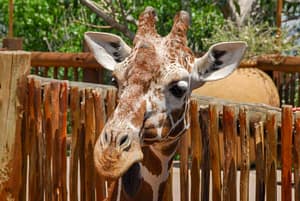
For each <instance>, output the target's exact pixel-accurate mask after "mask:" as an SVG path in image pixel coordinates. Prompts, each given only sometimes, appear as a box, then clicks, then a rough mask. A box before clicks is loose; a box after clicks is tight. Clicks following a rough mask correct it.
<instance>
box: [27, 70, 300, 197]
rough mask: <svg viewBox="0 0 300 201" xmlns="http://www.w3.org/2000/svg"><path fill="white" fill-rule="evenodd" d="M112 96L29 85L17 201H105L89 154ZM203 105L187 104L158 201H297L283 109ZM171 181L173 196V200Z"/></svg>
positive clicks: (291, 117)
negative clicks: (185, 124)
mask: <svg viewBox="0 0 300 201" xmlns="http://www.w3.org/2000/svg"><path fill="white" fill-rule="evenodd" d="M115 92H116V90H115V88H113V87H109V86H104V85H97V84H88V83H79V82H68V81H58V80H52V79H46V78H41V77H38V76H29V77H28V94H27V99H26V100H27V103H26V110H25V128H26V129H25V130H26V132H25V135H24V136H23V139H24V141H23V144H24V152H23V155H24V156H23V160H24V161H23V164H25V165H23V168H24V169H23V187H24V188H25V189H27V191H23V193H24V194H23V195H22V197H23V198H25V197H28V198H29V200H43V199H45V200H53V199H54V200H67V198H68V197H69V198H70V200H72V201H73V200H75V201H76V200H87V201H90V200H91V201H93V200H102V199H103V198H105V196H106V192H107V190H106V187H107V183H106V182H105V181H104V179H103V178H101V177H100V176H99V175H97V173H96V172H95V169H94V165H93V147H94V143H95V140H96V138H97V137H98V136H99V134H100V132H101V130H102V128H103V126H104V124H105V121H106V119H107V117H108V116H109V115H110V114H111V113H112V111H113V110H114V107H115V104H116V93H115ZM205 101H207V100H205V98H204V99H202V97H193V98H192V100H191V110H190V116H191V127H190V129H189V130H188V131H187V132H186V134H185V135H184V136H183V138H182V140H181V146H180V150H179V151H178V153H179V158H180V159H179V161H175V162H174V168H173V169H172V172H173V173H172V177H170V179H169V183H168V184H167V191H166V192H167V193H166V194H165V195H164V199H165V200H180V201H189V200H192V201H196V200H197V201H198V200H222V199H223V200H226V201H227V200H239V199H240V200H245V201H246V200H249V199H250V200H254V199H255V200H264V198H265V197H266V198H267V200H292V199H294V200H296V201H299V199H296V198H298V197H297V196H299V192H300V182H299V180H300V178H299V177H300V175H299V172H300V164H299V162H300V150H299V147H300V144H299V143H300V139H299V137H300V132H299V131H300V129H299V128H300V118H299V117H300V116H299V113H293V112H292V108H291V107H290V106H284V107H283V108H282V109H280V108H272V107H269V106H265V105H255V104H248V105H247V104H245V105H241V104H237V103H236V104H234V103H230V102H224V101H220V100H214V101H213V102H214V103H211V102H210V103H207V104H203V103H204V102H205ZM68 133H69V134H68ZM68 135H69V136H70V138H71V142H70V146H67V143H66V139H67V136H68ZM283 136H285V137H283ZM291 139H294V140H291ZM279 144H280V146H279ZM278 151H279V153H280V155H281V157H279V156H278V155H277V153H278ZM251 157H252V158H251ZM178 162H179V167H180V168H179V169H178V167H177V165H176V164H177V163H178ZM26 164H27V165H26ZM27 168H28V169H27ZM27 173H28V175H27ZM253 173H255V176H256V180H255V181H256V183H254V184H253V183H251V182H250V181H251V177H250V176H251V175H253ZM278 174H279V175H280V177H279V180H277V179H276V176H277V175H278ZM292 175H293V176H294V180H292ZM27 178H28V179H29V182H28V183H27V182H25V181H26V179H27ZM178 178H180V179H179V180H180V187H177V188H179V189H180V191H179V192H176V191H175V192H174V191H173V189H174V188H175V186H176V185H179V184H178V181H179V180H178ZM279 184H281V185H280V187H281V190H280V192H281V195H282V197H281V198H278V197H277V191H279V190H278V189H279V188H278V186H279ZM253 189H255V190H253ZM26 192H27V193H26ZM250 192H255V194H254V195H253V194H250ZM178 196H180V198H178Z"/></svg>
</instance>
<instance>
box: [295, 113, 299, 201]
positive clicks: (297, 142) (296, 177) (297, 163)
mask: <svg viewBox="0 0 300 201" xmlns="http://www.w3.org/2000/svg"><path fill="white" fill-rule="evenodd" d="M295 127H296V132H295V136H294V146H293V147H294V160H295V161H294V179H295V201H300V112H297V114H296V122H295Z"/></svg>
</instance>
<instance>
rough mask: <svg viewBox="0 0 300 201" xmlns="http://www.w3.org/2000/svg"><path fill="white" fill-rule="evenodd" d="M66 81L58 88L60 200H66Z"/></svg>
mask: <svg viewBox="0 0 300 201" xmlns="http://www.w3.org/2000/svg"><path fill="white" fill-rule="evenodd" d="M68 97H69V96H68V82H62V83H61V88H60V100H59V106H60V113H59V114H60V116H59V121H60V127H59V130H60V136H59V141H60V150H61V152H60V155H59V157H60V164H61V171H60V183H61V193H62V196H61V197H62V201H67V144H66V142H67V113H68Z"/></svg>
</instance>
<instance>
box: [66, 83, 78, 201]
mask: <svg viewBox="0 0 300 201" xmlns="http://www.w3.org/2000/svg"><path fill="white" fill-rule="evenodd" d="M70 109H71V110H70V111H71V127H72V142H71V155H70V174H69V177H70V180H69V181H70V182H69V185H70V200H72V201H78V200H79V198H78V182H79V177H78V169H79V168H78V162H79V135H80V92H79V89H78V87H72V88H71V91H70Z"/></svg>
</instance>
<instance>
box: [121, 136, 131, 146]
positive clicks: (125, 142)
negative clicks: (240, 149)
mask: <svg viewBox="0 0 300 201" xmlns="http://www.w3.org/2000/svg"><path fill="white" fill-rule="evenodd" d="M119 145H120V146H121V147H122V146H123V147H127V146H128V145H129V136H128V135H123V136H122V137H121V139H120V142H119Z"/></svg>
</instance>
